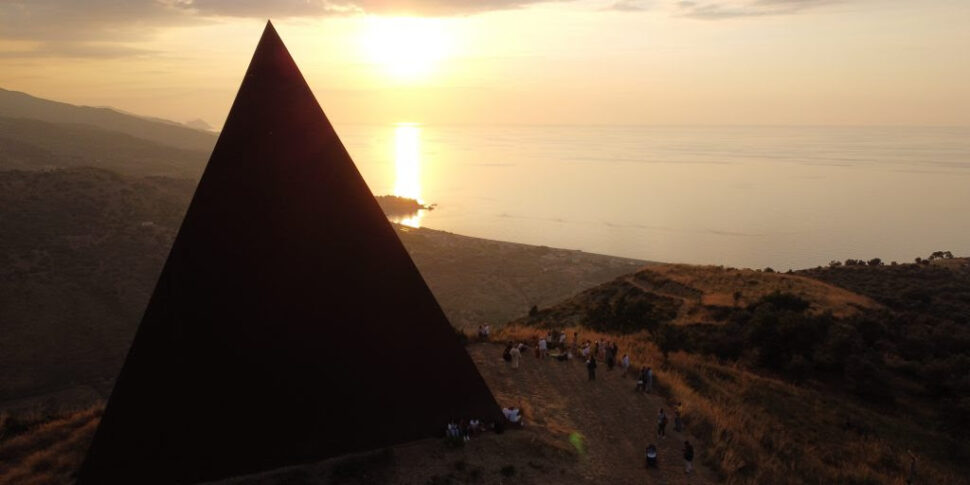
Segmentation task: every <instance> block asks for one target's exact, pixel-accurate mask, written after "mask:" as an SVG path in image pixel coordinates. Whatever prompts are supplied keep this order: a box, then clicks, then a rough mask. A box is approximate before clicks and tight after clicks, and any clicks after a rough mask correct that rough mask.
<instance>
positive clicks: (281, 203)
mask: <svg viewBox="0 0 970 485" xmlns="http://www.w3.org/2000/svg"><path fill="white" fill-rule="evenodd" d="M365 349H366V355H365V354H364V350H365ZM375 416H380V417H381V419H374V417H375ZM455 416H461V417H476V418H479V419H483V420H490V421H498V420H499V419H501V417H502V415H501V412H500V411H499V408H498V405H497V404H496V402H495V399H494V397H493V396H492V394H491V391H489V389H488V387H487V386H486V385H485V382H484V380H483V379H482V377H481V376H480V375H479V373H478V370H477V369H476V368H475V366H474V364H473V363H472V361H471V358H470V357H469V356H468V354H467V353H466V352H465V349H464V348H463V347H462V346H461V343H460V342H459V341H458V337H457V335H456V334H455V332H454V330H453V329H452V327H451V325H450V323H449V322H448V320H447V319H446V317H445V315H444V313H443V312H442V310H441V308H440V306H439V305H438V303H437V302H436V301H435V299H434V297H433V295H432V294H431V292H430V290H429V289H428V287H427V285H426V284H425V282H424V280H423V279H422V277H421V275H420V273H418V271H417V268H416V267H415V266H414V263H413V262H412V261H411V258H410V257H409V256H408V253H407V251H406V250H405V249H404V247H403V246H402V245H401V242H400V240H399V239H398V237H397V235H396V233H395V231H394V229H393V228H392V227H391V225H390V223H389V222H388V221H387V219H386V217H385V215H384V213H383V212H382V211H381V208H380V206H379V205H378V203H377V201H376V200H375V198H374V197H373V195H372V194H371V193H370V191H369V190H368V188H367V185H366V184H365V183H364V181H363V179H362V178H361V176H360V173H359V172H358V171H357V168H356V166H355V165H354V163H353V161H352V160H351V158H350V156H349V155H348V153H347V151H346V150H345V149H344V147H343V144H342V143H341V142H340V140H339V138H338V137H337V135H336V133H335V132H334V130H333V127H332V126H331V125H330V122H329V121H328V120H327V118H326V116H325V115H324V113H323V111H322V110H321V108H320V106H319V104H318V103H317V101H316V99H315V98H314V96H313V94H312V93H311V92H310V89H309V87H308V86H307V84H306V82H305V81H304V79H303V76H302V75H301V74H300V71H299V70H298V69H297V67H296V64H295V63H294V62H293V59H292V58H291V57H290V55H289V53H288V52H287V50H286V48H285V47H284V46H283V43H282V41H280V39H279V37H278V36H277V34H276V32H275V30H274V29H273V28H272V26H271V25H268V26H267V28H266V31H265V33H264V34H263V37H262V39H261V40H260V43H259V46H258V47H257V48H256V53H255V54H254V56H253V60H252V62H251V64H250V66H249V69H248V71H247V72H246V76H245V79H244V80H243V83H242V86H241V87H240V89H239V94H238V95H237V97H236V100H235V102H234V104H233V107H232V109H231V111H230V113H229V117H228V120H227V122H226V125H225V127H224V129H223V131H222V133H221V135H220V137H219V141H218V143H217V144H216V147H215V149H214V151H213V153H212V157H211V158H210V160H209V163H208V165H207V167H206V170H205V173H204V175H203V176H202V180H201V181H200V183H199V186H198V188H197V189H196V192H195V196H194V197H193V200H192V203H191V205H190V206H189V209H188V211H187V212H186V215H185V219H184V220H183V222H182V226H181V228H180V230H179V233H178V236H177V237H176V239H175V242H174V244H173V246H172V250H171V252H170V254H169V258H168V260H167V261H166V263H165V266H164V268H163V270H162V274H161V276H160V278H159V281H158V284H157V286H156V287H155V291H154V293H153V295H152V298H151V301H150V302H149V305H148V308H147V309H146V311H145V314H144V317H143V319H142V322H141V324H140V326H139V328H138V332H137V334H136V336H135V340H134V342H133V343H132V347H131V350H130V352H129V355H128V358H127V360H126V361H125V365H124V367H123V369H122V371H121V375H120V376H119V377H118V380H117V384H116V386H115V389H114V391H113V392H112V394H111V398H110V399H109V401H108V404H107V408H106V410H105V413H104V417H103V418H102V420H101V424H100V426H99V428H98V431H97V433H96V435H95V438H94V442H93V444H92V446H91V449H90V452H89V454H88V457H87V460H86V461H85V463H84V465H83V467H82V470H81V472H80V474H79V479H78V483H79V484H81V485H86V484H95V483H194V482H198V481H202V480H211V479H217V478H222V477H226V476H232V475H240V474H246V473H251V472H256V471H260V470H267V469H272V468H278V467H281V466H285V465H291V464H298V463H305V462H309V461H316V460H320V459H323V458H328V457H333V456H338V455H342V454H346V453H350V452H355V451H364V450H372V449H376V448H381V447H386V446H390V445H393V444H398V443H403V442H407V441H413V440H416V439H422V438H428V437H432V436H437V435H438V434H439V433H440V430H442V429H444V427H445V425H446V424H447V422H448V420H449V419H452V418H454V417H455Z"/></svg>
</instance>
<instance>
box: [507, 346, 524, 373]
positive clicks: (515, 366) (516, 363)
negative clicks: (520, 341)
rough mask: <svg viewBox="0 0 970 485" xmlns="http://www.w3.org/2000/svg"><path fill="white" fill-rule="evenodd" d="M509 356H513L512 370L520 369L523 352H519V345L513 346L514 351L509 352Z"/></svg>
mask: <svg viewBox="0 0 970 485" xmlns="http://www.w3.org/2000/svg"><path fill="white" fill-rule="evenodd" d="M509 354H510V355H511V356H512V368H513V369H518V368H519V358H521V357H522V352H520V351H519V346H518V345H513V346H512V350H509Z"/></svg>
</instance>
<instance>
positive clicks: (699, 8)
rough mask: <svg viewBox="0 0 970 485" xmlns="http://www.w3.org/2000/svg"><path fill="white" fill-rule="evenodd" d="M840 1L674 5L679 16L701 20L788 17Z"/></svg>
mask: <svg viewBox="0 0 970 485" xmlns="http://www.w3.org/2000/svg"><path fill="white" fill-rule="evenodd" d="M839 1H840V0H735V1H711V0H682V1H678V2H677V3H676V6H677V9H678V11H679V14H680V15H681V16H683V17H690V18H695V19H703V20H720V19H732V18H739V17H764V16H769V15H790V14H795V13H799V12H801V11H803V10H808V9H810V8H815V7H819V6H822V5H828V4H832V3H837V2H839Z"/></svg>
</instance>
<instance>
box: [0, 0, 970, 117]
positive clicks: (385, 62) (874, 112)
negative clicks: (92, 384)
mask: <svg viewBox="0 0 970 485" xmlns="http://www.w3.org/2000/svg"><path fill="white" fill-rule="evenodd" d="M267 18H272V19H273V22H274V24H275V25H276V27H277V30H279V32H280V34H281V35H282V37H283V40H284V42H286V43H287V45H288V47H289V48H290V51H291V53H292V54H293V56H294V57H295V59H296V61H297V63H298V64H299V65H300V67H301V68H302V70H303V73H304V75H305V76H306V77H307V79H308V80H309V82H310V85H311V87H312V88H313V90H314V92H315V94H316V95H317V98H318V99H319V100H320V102H321V104H322V105H323V108H324V110H325V111H326V112H327V113H328V115H329V116H330V118H331V119H332V120H333V121H334V122H335V123H337V124H338V125H339V124H341V123H393V122H405V121H409V122H421V123H498V124H506V123H542V124H581V123H595V124H904V125H923V124H930V125H970V0H696V1H673V0H642V1H641V0H619V1H617V0H606V1H559V2H531V1H529V0H491V1H487V0H482V1H477V0H460V1H448V0H404V1H396V0H332V1H331V0H238V1H229V0H133V1H121V0H85V1H78V0H0V87H3V88H6V89H13V90H19V91H25V92H28V93H31V94H34V95H37V96H41V97H45V98H52V99H57V100H63V101H67V102H71V103H76V104H87V105H110V106H114V107H117V108H120V109H123V110H127V111H131V112H135V113H138V114H144V115H151V116H159V117H164V118H169V119H173V120H177V121H188V120H191V119H194V118H202V119H204V120H206V121H207V122H209V123H211V124H213V125H220V124H221V123H222V121H223V119H224V117H225V115H226V113H227V111H228V109H229V105H230V103H231V102H232V98H233V96H234V95H235V92H236V89H237V88H238V86H239V83H240V81H241V78H242V75H243V73H244V71H245V69H246V66H247V64H248V62H249V58H250V56H251V55H252V52H253V49H254V47H255V45H256V42H257V40H258V39H259V35H260V33H261V31H262V28H263V24H264V23H265V20H266V19H267Z"/></svg>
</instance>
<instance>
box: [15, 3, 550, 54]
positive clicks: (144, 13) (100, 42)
mask: <svg viewBox="0 0 970 485" xmlns="http://www.w3.org/2000/svg"><path fill="white" fill-rule="evenodd" d="M541 1H548V0H0V39H6V40H17V41H26V42H28V43H31V44H32V47H30V48H18V49H13V50H11V49H6V50H2V51H0V57H6V58H10V57H50V56H65V57H124V56H130V55H139V54H143V53H144V51H142V50H139V49H137V48H130V47H125V44H127V43H132V42H138V41H142V40H147V39H150V38H152V37H153V36H154V35H155V34H156V33H157V32H158V30H159V29H162V28H165V27H171V26H176V25H179V26H184V25H191V24H198V23H204V22H207V21H210V20H211V19H213V18H217V17H244V18H260V19H265V18H274V19H282V18H294V17H324V16H332V15H348V14H363V13H368V14H377V15H423V16H455V15H470V14H475V13H480V12H484V11H489V10H507V9H514V8H519V7H523V6H526V5H529V4H533V3H539V2H541ZM109 44H111V45H109Z"/></svg>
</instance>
